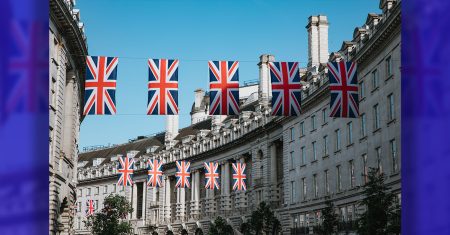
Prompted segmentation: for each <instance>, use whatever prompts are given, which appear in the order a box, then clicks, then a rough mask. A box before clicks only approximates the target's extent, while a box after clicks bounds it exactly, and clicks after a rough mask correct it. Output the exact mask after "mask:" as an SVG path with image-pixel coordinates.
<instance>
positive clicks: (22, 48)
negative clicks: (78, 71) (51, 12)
mask: <svg viewBox="0 0 450 235" xmlns="http://www.w3.org/2000/svg"><path fill="white" fill-rule="evenodd" d="M8 22H9V21H8ZM47 27H48V26H47V25H45V24H43V23H41V22H38V21H31V22H29V21H23V22H22V21H21V22H19V21H12V22H11V25H10V24H5V29H4V30H6V31H8V32H11V35H12V38H13V42H12V43H5V44H3V46H4V51H1V53H4V54H3V55H4V58H2V60H1V61H0V124H2V123H3V122H4V121H6V120H7V119H8V118H9V115H11V114H12V113H38V114H42V113H46V112H48V100H49V98H48V97H49V96H48V94H49V91H48V89H49V83H48V79H49V76H48V71H49V70H48V68H49V67H48V66H49V65H48V59H49V57H48V50H46V49H45V48H44V47H42V46H41V45H42V44H43V43H45V39H46V38H48V32H47V30H48V29H47ZM7 38H8V37H5V41H6V39H7ZM1 41H2V42H3V40H1Z"/></svg>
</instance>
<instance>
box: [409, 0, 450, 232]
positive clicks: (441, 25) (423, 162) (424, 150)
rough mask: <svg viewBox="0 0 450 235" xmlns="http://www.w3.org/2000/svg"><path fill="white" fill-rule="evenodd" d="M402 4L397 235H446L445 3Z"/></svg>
mask: <svg viewBox="0 0 450 235" xmlns="http://www.w3.org/2000/svg"><path fill="white" fill-rule="evenodd" d="M402 4H403V5H402V6H403V8H402V15H403V17H402V156H404V157H403V158H402V200H403V202H402V210H403V211H402V212H403V215H402V220H403V221H402V222H403V224H402V234H450V223H448V221H449V220H448V218H449V217H450V200H448V195H450V184H449V182H450V173H449V170H448V167H449V166H450V157H449V156H450V145H449V140H448V136H449V132H450V78H449V74H450V56H449V55H450V31H449V30H448V29H449V25H450V15H449V14H448V12H449V10H450V2H449V1H442V0H416V1H403V2H402Z"/></svg>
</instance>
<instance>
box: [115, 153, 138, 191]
mask: <svg viewBox="0 0 450 235" xmlns="http://www.w3.org/2000/svg"><path fill="white" fill-rule="evenodd" d="M133 167H134V159H133V158H129V157H128V156H126V157H119V167H118V170H117V171H118V172H119V174H120V177H119V181H118V182H117V185H123V186H127V185H130V186H132V185H133V179H132V176H133V171H134V170H133Z"/></svg>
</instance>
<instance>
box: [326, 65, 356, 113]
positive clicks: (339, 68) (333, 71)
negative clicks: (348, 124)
mask: <svg viewBox="0 0 450 235" xmlns="http://www.w3.org/2000/svg"><path fill="white" fill-rule="evenodd" d="M328 78H329V80H330V95H331V100H330V109H331V112H330V117H341V118H357V117H359V100H358V79H357V76H356V63H354V62H346V61H344V60H341V61H339V62H328Z"/></svg>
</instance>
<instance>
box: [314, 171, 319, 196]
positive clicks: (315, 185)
mask: <svg viewBox="0 0 450 235" xmlns="http://www.w3.org/2000/svg"><path fill="white" fill-rule="evenodd" d="M313 184H314V197H315V198H317V197H319V185H318V184H317V174H314V175H313Z"/></svg>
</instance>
